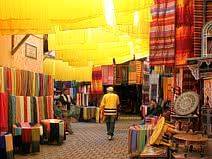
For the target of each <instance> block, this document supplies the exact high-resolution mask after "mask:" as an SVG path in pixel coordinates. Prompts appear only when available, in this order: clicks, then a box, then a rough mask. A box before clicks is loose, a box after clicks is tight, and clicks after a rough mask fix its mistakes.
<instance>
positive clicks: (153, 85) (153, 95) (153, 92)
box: [149, 73, 159, 99]
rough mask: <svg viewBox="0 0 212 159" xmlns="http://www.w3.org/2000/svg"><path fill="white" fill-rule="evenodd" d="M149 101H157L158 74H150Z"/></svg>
mask: <svg viewBox="0 0 212 159" xmlns="http://www.w3.org/2000/svg"><path fill="white" fill-rule="evenodd" d="M149 83H150V93H149V94H150V99H158V87H159V74H153V73H152V74H150V76H149Z"/></svg>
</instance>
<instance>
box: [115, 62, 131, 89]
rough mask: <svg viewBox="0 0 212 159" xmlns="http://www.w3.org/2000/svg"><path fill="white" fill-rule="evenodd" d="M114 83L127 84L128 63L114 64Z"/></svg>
mask: <svg viewBox="0 0 212 159" xmlns="http://www.w3.org/2000/svg"><path fill="white" fill-rule="evenodd" d="M115 73H116V81H115V84H116V85H121V84H127V83H128V65H127V64H118V65H116V72H115Z"/></svg>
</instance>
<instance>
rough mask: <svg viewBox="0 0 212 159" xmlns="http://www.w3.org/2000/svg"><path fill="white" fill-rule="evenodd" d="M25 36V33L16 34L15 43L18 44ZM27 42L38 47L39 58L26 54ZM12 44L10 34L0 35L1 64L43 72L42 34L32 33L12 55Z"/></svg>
mask: <svg viewBox="0 0 212 159" xmlns="http://www.w3.org/2000/svg"><path fill="white" fill-rule="evenodd" d="M23 37H24V36H23V35H16V36H15V38H14V45H15V46H16V45H17V44H18V43H19V42H20V41H21V39H22V38H23ZM26 43H28V44H31V45H33V46H35V47H36V48H37V59H33V58H29V57H26V56H25V45H26ZM11 44H12V43H11V36H10V35H8V36H0V65H2V66H7V67H15V68H19V69H22V70H28V71H32V72H40V73H43V38H42V36H34V35H31V36H30V37H29V38H28V39H27V40H26V41H25V43H24V44H23V45H22V46H21V47H20V48H19V49H18V50H17V52H16V53H15V54H14V55H11Z"/></svg>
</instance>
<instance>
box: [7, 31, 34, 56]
mask: <svg viewBox="0 0 212 159" xmlns="http://www.w3.org/2000/svg"><path fill="white" fill-rule="evenodd" d="M29 36H30V34H27V35H25V36H24V37H23V39H21V41H20V42H19V43H18V44H17V45H16V47H15V44H14V38H15V35H12V39H11V42H12V44H11V46H12V48H11V54H12V55H14V54H15V53H16V51H17V50H18V49H19V48H20V47H21V45H22V44H23V43H24V42H25V41H26V40H27V39H28V38H29Z"/></svg>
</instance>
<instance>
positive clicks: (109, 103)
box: [100, 87, 120, 140]
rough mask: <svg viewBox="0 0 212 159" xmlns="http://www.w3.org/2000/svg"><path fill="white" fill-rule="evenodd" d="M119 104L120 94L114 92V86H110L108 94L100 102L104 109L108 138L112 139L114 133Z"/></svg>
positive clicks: (101, 107)
mask: <svg viewBox="0 0 212 159" xmlns="http://www.w3.org/2000/svg"><path fill="white" fill-rule="evenodd" d="M119 104H120V102H119V96H118V95H117V94H115V93H113V87H108V88H107V94H105V95H104V96H103V98H102V101H101V104H100V109H101V110H102V109H104V116H105V122H106V127H107V135H108V140H112V138H113V135H114V128H115V120H116V117H117V110H118V106H119Z"/></svg>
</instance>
